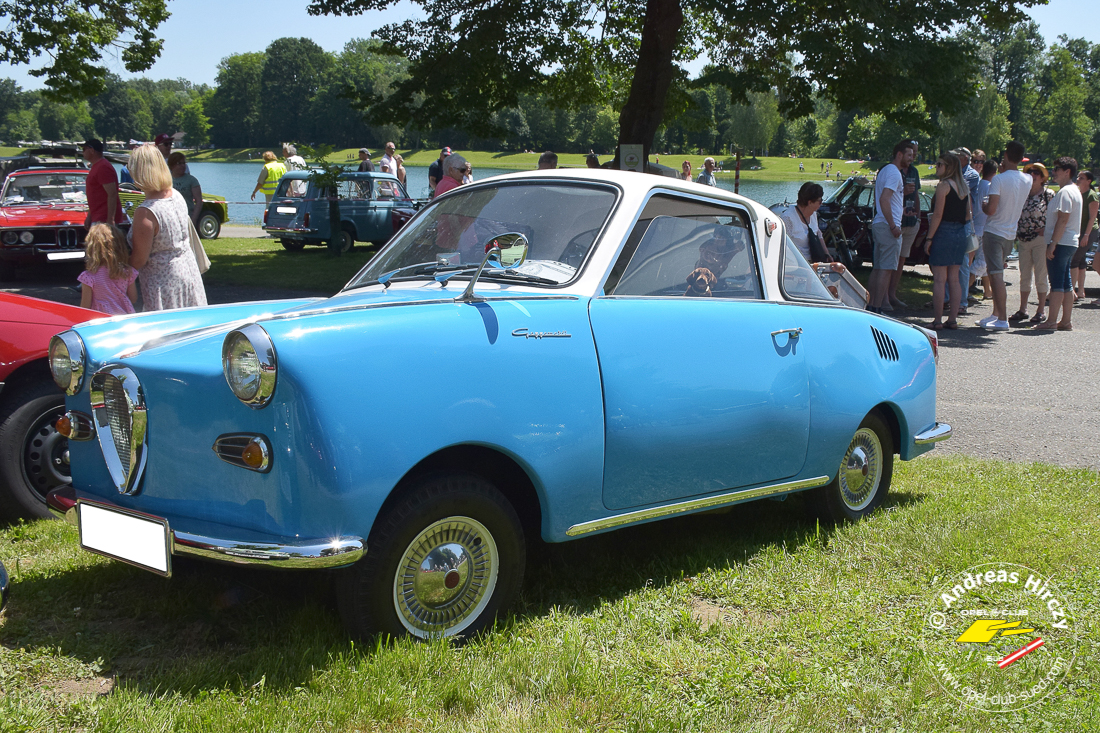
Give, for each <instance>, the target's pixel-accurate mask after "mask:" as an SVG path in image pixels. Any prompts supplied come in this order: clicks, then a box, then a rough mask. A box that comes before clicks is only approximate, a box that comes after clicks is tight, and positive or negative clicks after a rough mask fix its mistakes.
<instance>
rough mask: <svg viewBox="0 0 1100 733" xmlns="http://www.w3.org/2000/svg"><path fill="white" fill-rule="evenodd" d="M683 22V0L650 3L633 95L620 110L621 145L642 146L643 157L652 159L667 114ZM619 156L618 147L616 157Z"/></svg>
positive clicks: (652, 1) (660, 0)
mask: <svg viewBox="0 0 1100 733" xmlns="http://www.w3.org/2000/svg"><path fill="white" fill-rule="evenodd" d="M683 24H684V11H683V9H682V8H681V7H680V0H648V2H647V3H646V13H645V24H644V25H643V26H642V44H641V47H640V48H639V49H638V65H637V67H636V68H635V69H634V81H633V82H631V84H630V96H629V97H628V98H627V100H626V104H625V105H623V110H622V112H620V113H619V144H620V145H624V144H626V145H642V146H643V148H642V160H646V161H648V159H649V148H650V146H651V145H653V138H654V136H655V135H656V134H657V128H658V127H660V126H661V119H662V118H663V117H664V112H665V97H666V96H667V95H668V87H669V85H670V84H671V83H672V76H673V72H674V71H675V68H674V67H673V65H672V54H673V51H675V50H676V39H677V37H678V36H679V34H680V27H681V26H682V25H683ZM618 158H619V151H618V150H617V149H616V151H615V160H616V161H618ZM616 167H617V165H616Z"/></svg>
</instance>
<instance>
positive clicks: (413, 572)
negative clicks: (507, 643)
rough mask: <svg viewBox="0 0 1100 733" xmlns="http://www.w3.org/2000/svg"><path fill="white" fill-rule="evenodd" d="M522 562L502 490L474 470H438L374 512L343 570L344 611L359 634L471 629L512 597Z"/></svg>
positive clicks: (455, 633) (443, 633)
mask: <svg viewBox="0 0 1100 733" xmlns="http://www.w3.org/2000/svg"><path fill="white" fill-rule="evenodd" d="M525 563H526V554H525V546H524V540H523V529H522V528H521V526H520V522H519V518H518V517H517V516H516V512H515V510H514V509H513V508H512V505H511V504H509V503H508V501H507V499H505V498H504V496H503V495H502V494H501V493H500V492H499V491H498V490H497V489H496V488H495V487H494V486H493V485H492V484H490V483H489V482H487V481H485V480H484V479H482V478H480V477H479V476H474V475H471V474H449V475H437V476H434V477H430V478H427V479H424V480H422V481H421V482H420V483H419V484H418V485H417V486H416V487H414V488H413V490H412V491H411V492H410V493H409V494H408V495H407V496H406V497H405V498H403V499H402V500H401V501H400V502H398V503H397V504H396V505H395V506H393V507H392V508H390V509H389V510H387V511H386V512H385V513H384V514H383V515H381V516H379V518H378V520H377V521H376V523H375V528H374V530H373V531H372V532H371V536H370V540H369V542H368V546H367V553H366V555H365V556H364V557H363V559H362V560H360V561H359V562H358V563H356V564H355V565H354V566H353V567H351V568H349V569H348V570H345V571H343V572H342V573H341V574H340V578H339V580H338V583H337V597H338V602H339V607H340V615H341V617H342V618H343V620H344V624H345V626H346V627H347V629H348V631H349V632H351V633H352V634H353V635H356V636H369V635H371V634H376V633H381V634H385V635H389V636H394V637H398V636H405V635H411V636H414V637H417V638H420V639H429V638H437V637H459V638H465V637H469V636H472V635H474V634H477V633H478V632H480V631H482V630H484V629H485V628H487V627H488V626H489V625H491V624H492V622H493V620H494V619H495V618H496V616H497V614H498V613H500V612H501V611H502V610H503V609H505V608H507V606H508V605H509V604H510V603H511V602H512V600H513V599H514V598H515V596H516V594H517V593H518V592H519V588H520V584H521V583H522V581H523V571H524V565H525Z"/></svg>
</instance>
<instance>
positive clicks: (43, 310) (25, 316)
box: [0, 293, 103, 328]
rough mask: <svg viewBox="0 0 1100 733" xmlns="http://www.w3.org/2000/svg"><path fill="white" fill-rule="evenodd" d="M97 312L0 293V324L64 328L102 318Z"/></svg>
mask: <svg viewBox="0 0 1100 733" xmlns="http://www.w3.org/2000/svg"><path fill="white" fill-rule="evenodd" d="M102 317H103V314H102V313H100V312H99V311H91V310H85V309H84V308H78V307H76V306H75V305H66V304H64V303H54V302H53V301H49V300H39V299H38V298H28V297H27V296H25V295H15V294H14V293H0V322H5V321H6V322H9V323H34V324H38V325H42V326H57V327H59V328H64V327H65V326H71V325H73V324H74V323H82V322H84V321H89V320H92V319H93V318H102Z"/></svg>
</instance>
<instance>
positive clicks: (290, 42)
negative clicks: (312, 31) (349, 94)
mask: <svg viewBox="0 0 1100 733" xmlns="http://www.w3.org/2000/svg"><path fill="white" fill-rule="evenodd" d="M264 55H265V60H264V69H263V73H262V74H261V75H260V92H261V97H260V108H261V109H262V110H263V115H264V122H265V128H266V130H267V134H268V136H269V139H270V140H271V141H273V142H274V141H280V142H292V141H302V140H304V139H307V138H308V137H310V136H311V134H312V133H313V131H314V129H315V128H314V127H313V124H314V120H312V119H311V118H310V116H309V109H310V106H311V105H312V104H313V100H314V98H315V97H316V96H317V92H318V91H319V90H320V89H321V85H322V84H323V82H324V80H325V76H326V75H327V73H328V71H329V69H330V68H331V67H332V64H333V59H332V55H331V54H329V53H328V52H327V51H325V49H323V48H321V47H320V46H318V45H317V44H316V43H314V42H313V41H311V40H309V39H308V38H277V39H275V40H274V41H272V42H271V45H269V46H268V47H267V50H266V51H265V53H264ZM317 122H318V123H320V124H322V125H324V124H325V123H327V122H328V121H327V120H318V121H317Z"/></svg>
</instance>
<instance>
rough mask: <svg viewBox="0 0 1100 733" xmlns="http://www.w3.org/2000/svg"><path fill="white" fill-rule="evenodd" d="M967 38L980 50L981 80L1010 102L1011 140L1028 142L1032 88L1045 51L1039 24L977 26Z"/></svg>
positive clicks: (1033, 22) (1030, 21) (1026, 22)
mask: <svg viewBox="0 0 1100 733" xmlns="http://www.w3.org/2000/svg"><path fill="white" fill-rule="evenodd" d="M964 37H966V38H967V39H969V40H970V41H971V42H973V43H975V44H976V46H977V49H978V54H979V57H980V58H981V59H982V65H983V67H984V68H983V69H982V76H983V77H985V78H987V79H989V80H990V81H991V82H992V83H993V85H994V86H995V87H996V88H997V91H999V92H1000V93H1001V94H1003V95H1004V97H1005V99H1006V101H1007V102H1008V120H1009V123H1010V124H1011V126H1012V137H1013V138H1015V139H1026V138H1027V137H1028V132H1029V131H1030V128H1029V127H1028V126H1027V125H1026V122H1025V118H1026V117H1028V116H1029V112H1030V106H1031V103H1030V98H1031V96H1032V85H1033V81H1034V78H1035V75H1036V73H1037V72H1038V70H1039V64H1040V61H1041V60H1042V57H1043V50H1044V49H1045V48H1046V43H1045V42H1044V41H1043V36H1042V34H1041V33H1040V32H1039V24H1038V23H1036V22H1035V21H1033V20H1028V21H1021V22H1019V23H1015V24H1014V25H1012V26H1010V27H1008V28H996V27H986V28H982V27H981V26H974V27H973V28H972V29H971V30H970V32H969V33H968V34H967V35H965V36H964Z"/></svg>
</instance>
